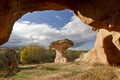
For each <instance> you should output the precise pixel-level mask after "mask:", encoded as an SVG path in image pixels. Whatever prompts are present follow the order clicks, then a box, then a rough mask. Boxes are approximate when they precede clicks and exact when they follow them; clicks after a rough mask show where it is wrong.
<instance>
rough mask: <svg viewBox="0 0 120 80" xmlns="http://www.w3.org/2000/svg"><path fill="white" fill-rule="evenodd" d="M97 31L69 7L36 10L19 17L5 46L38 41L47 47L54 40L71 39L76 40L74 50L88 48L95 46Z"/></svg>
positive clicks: (17, 45) (22, 44)
mask: <svg viewBox="0 0 120 80" xmlns="http://www.w3.org/2000/svg"><path fill="white" fill-rule="evenodd" d="M95 38H96V32H93V31H92V30H91V27H89V26H88V25H85V24H83V23H82V22H81V21H80V19H79V18H78V17H77V16H76V15H75V14H74V13H73V12H72V11H71V10H68V9H65V10H60V11H54V10H49V11H34V12H32V13H26V14H25V15H23V16H22V17H21V18H20V19H18V20H17V21H16V22H15V24H14V26H13V31H12V33H11V36H10V38H9V41H8V42H7V43H5V44H4V45H2V46H4V47H21V46H26V45H28V44H31V43H37V44H40V45H42V46H44V47H45V48H48V46H49V44H50V43H51V42H53V41H56V40H60V39H70V40H72V41H73V42H74V46H73V47H71V48H70V49H73V50H83V49H84V50H86V49H91V48H92V47H93V46H94V42H95Z"/></svg>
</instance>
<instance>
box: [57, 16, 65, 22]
mask: <svg viewBox="0 0 120 80" xmlns="http://www.w3.org/2000/svg"><path fill="white" fill-rule="evenodd" d="M55 18H57V19H59V20H61V21H62V20H63V19H62V18H61V17H59V16H55Z"/></svg>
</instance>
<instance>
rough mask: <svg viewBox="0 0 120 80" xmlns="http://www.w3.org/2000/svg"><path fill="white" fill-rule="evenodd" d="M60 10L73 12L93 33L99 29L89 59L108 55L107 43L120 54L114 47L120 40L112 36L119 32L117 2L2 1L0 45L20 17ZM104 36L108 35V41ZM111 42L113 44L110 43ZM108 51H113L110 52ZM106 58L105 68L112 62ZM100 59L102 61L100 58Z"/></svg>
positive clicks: (119, 6)
mask: <svg viewBox="0 0 120 80" xmlns="http://www.w3.org/2000/svg"><path fill="white" fill-rule="evenodd" d="M62 9H71V10H73V11H74V13H75V14H76V15H77V16H78V17H79V18H80V19H81V21H82V22H84V23H85V24H89V25H91V26H92V27H93V30H97V29H99V32H98V36H97V40H96V44H95V47H94V48H93V49H92V50H91V51H90V52H89V53H91V52H94V53H93V54H91V56H92V55H96V53H98V52H100V53H101V54H99V57H100V56H104V55H106V54H107V55H109V54H111V53H108V52H111V51H109V50H108V46H107V44H108V43H107V42H109V43H110V44H109V45H111V46H112V47H113V45H114V49H115V50H116V49H117V50H118V51H117V52H114V54H117V53H118V52H119V48H120V47H119V45H117V44H118V43H119V42H120V39H118V38H119V37H116V38H115V37H114V36H115V35H118V34H119V32H120V0H71V1H70V0H1V1H0V20H1V21H0V45H1V44H3V43H5V42H7V41H8V39H9V37H10V34H11V31H12V27H13V24H14V22H15V21H16V20H17V19H18V18H20V17H21V16H22V15H23V14H25V13H27V12H33V11H41V10H62ZM101 29H106V30H107V31H102V32H104V33H105V34H102V35H100V34H101ZM112 32H113V33H112ZM117 32H118V33H117ZM107 33H110V34H111V35H110V36H109V37H107V36H106V34H107ZM116 33H117V34H116ZM99 36H100V37H101V36H102V41H101V42H99V41H100V40H101V38H99ZM105 36H106V37H107V38H106V37H105ZM111 38H112V39H111ZM117 39H118V40H117ZM110 40H112V42H111V41H110ZM102 42H104V43H102ZM99 45H102V48H100V49H99V48H98V47H97V46H99ZM103 45H104V46H103ZM96 48H98V49H96ZM106 49H107V51H106ZM96 50H97V52H96ZM111 50H113V48H112V49H111ZM105 53H106V54H105ZM97 56H98V55H97ZM109 57H110V56H107V59H106V57H105V56H104V58H103V59H102V61H101V62H104V63H105V64H107V60H108V61H109V62H111V61H110V60H109V59H111V58H109ZM99 59H100V60H101V58H99ZM111 63H117V64H118V62H116V61H112V62H111Z"/></svg>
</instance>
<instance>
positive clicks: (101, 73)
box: [0, 62, 120, 80]
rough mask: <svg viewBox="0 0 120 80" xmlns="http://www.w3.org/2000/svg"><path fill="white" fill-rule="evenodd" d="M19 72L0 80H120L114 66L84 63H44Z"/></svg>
mask: <svg viewBox="0 0 120 80" xmlns="http://www.w3.org/2000/svg"><path fill="white" fill-rule="evenodd" d="M19 67H20V72H17V73H16V74H15V75H13V76H10V77H7V78H2V77H1V78H0V80H120V69H119V67H115V66H104V65H99V64H97V65H91V64H89V63H85V62H70V63H65V64H55V63H44V64H37V65H25V66H21V65H20V66H19Z"/></svg>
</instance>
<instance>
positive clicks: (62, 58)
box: [49, 39, 74, 63]
mask: <svg viewBox="0 0 120 80" xmlns="http://www.w3.org/2000/svg"><path fill="white" fill-rule="evenodd" d="M73 45H74V43H73V42H72V41H71V40H68V39H63V40H58V41H54V42H52V43H51V44H50V46H49V47H50V48H54V49H55V50H56V57H55V61H54V62H55V63H66V62H67V61H68V59H67V57H66V55H65V53H64V50H66V49H67V48H69V47H71V46H73Z"/></svg>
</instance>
